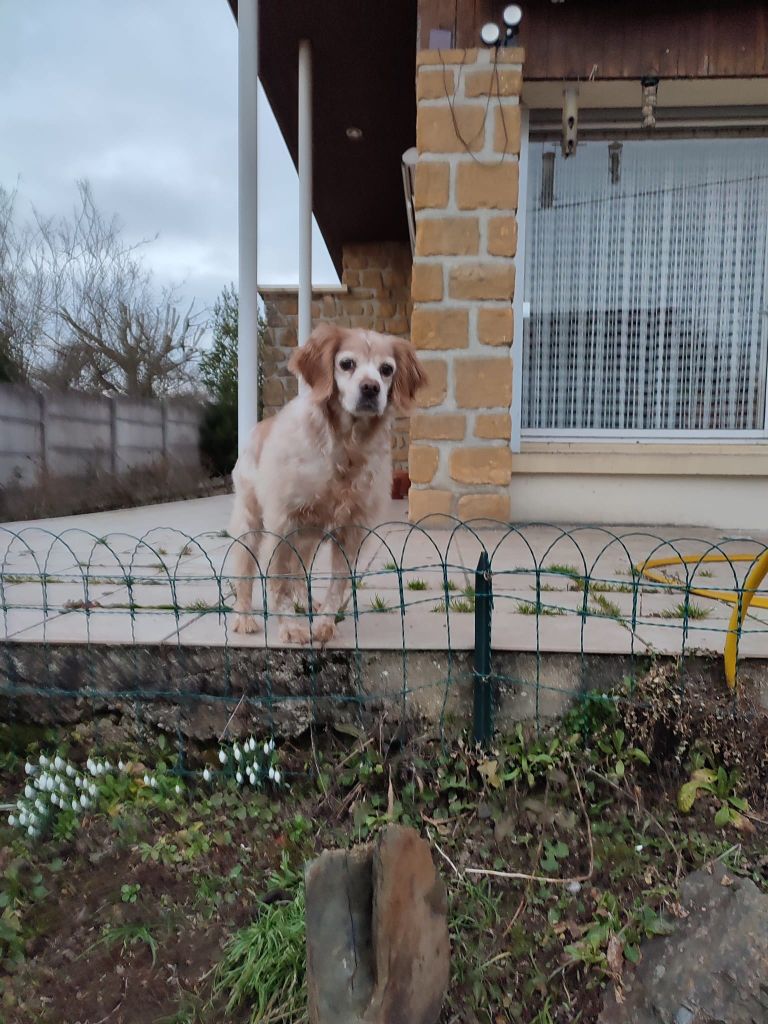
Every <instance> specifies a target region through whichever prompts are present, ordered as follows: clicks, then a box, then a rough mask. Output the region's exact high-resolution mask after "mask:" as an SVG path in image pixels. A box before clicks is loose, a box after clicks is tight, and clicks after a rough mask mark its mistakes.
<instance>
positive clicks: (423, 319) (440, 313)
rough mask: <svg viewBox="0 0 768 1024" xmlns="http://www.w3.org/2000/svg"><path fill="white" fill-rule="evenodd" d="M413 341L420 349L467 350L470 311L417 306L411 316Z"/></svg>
mask: <svg viewBox="0 0 768 1024" xmlns="http://www.w3.org/2000/svg"><path fill="white" fill-rule="evenodd" d="M411 341H412V342H413V344H414V347H415V348H419V349H450V348H467V346H468V345H469V313H468V311H467V310H466V309H429V308H427V307H424V306H417V307H416V309H414V311H413V315H412V316H411Z"/></svg>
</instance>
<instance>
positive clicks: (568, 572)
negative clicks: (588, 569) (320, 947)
mask: <svg viewBox="0 0 768 1024" xmlns="http://www.w3.org/2000/svg"><path fill="white" fill-rule="evenodd" d="M544 572H554V573H557V574H558V575H559V576H572V577H573V578H574V579H581V578H582V574H581V573H580V572H579V570H578V569H577V568H576V566H575V565H569V564H568V563H567V562H552V564H551V565H548V566H547V567H546V568H545V569H544Z"/></svg>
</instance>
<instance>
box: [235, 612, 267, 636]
mask: <svg viewBox="0 0 768 1024" xmlns="http://www.w3.org/2000/svg"><path fill="white" fill-rule="evenodd" d="M260 628H261V626H260V625H259V623H258V622H257V621H256V619H255V618H254V617H253V615H248V614H247V613H246V612H236V613H235V624H234V626H233V627H232V629H233V631H234V632H235V633H258V632H259V630H260Z"/></svg>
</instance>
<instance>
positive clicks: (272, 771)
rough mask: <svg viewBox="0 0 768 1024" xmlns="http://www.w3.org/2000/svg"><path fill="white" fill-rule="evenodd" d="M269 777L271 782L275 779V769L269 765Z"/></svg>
mask: <svg viewBox="0 0 768 1024" xmlns="http://www.w3.org/2000/svg"><path fill="white" fill-rule="evenodd" d="M269 777H270V779H271V780H272V781H273V782H274V781H275V769H274V768H273V767H272V766H271V765H270V768H269Z"/></svg>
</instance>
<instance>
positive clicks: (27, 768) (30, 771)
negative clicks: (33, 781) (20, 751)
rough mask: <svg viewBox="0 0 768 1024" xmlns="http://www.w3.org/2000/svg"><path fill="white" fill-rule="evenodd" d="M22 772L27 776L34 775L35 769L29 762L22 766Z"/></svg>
mask: <svg viewBox="0 0 768 1024" xmlns="http://www.w3.org/2000/svg"><path fill="white" fill-rule="evenodd" d="M24 771H25V772H26V773H27V775H34V774H35V772H36V771H37V769H36V768H35V766H34V765H33V764H30V763H29V761H27V763H26V764H25V765H24Z"/></svg>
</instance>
